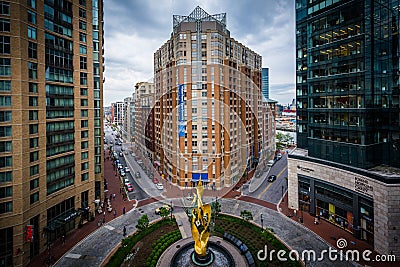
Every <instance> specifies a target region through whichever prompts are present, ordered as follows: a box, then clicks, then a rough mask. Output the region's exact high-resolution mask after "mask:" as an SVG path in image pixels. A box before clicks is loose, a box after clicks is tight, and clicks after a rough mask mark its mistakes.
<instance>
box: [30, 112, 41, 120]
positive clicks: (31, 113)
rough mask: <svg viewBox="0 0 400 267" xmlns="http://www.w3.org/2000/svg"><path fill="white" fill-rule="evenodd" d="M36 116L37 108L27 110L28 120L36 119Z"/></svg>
mask: <svg viewBox="0 0 400 267" xmlns="http://www.w3.org/2000/svg"><path fill="white" fill-rule="evenodd" d="M38 118H39V115H38V111H37V110H29V120H30V121H34V120H38Z"/></svg>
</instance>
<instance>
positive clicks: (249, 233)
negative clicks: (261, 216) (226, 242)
mask: <svg viewBox="0 0 400 267" xmlns="http://www.w3.org/2000/svg"><path fill="white" fill-rule="evenodd" d="M224 233H229V234H231V235H232V236H235V237H236V238H237V239H239V240H240V241H241V242H243V244H245V245H246V246H247V247H248V249H249V251H250V253H251V255H252V256H253V259H254V261H255V266H283V265H284V266H302V265H301V264H300V262H298V261H291V260H290V259H288V260H287V261H285V262H282V261H279V259H278V257H277V253H275V254H272V255H271V259H270V257H268V258H267V259H265V260H260V259H259V258H258V255H259V252H260V251H262V253H261V254H262V256H264V254H265V253H264V250H265V247H266V246H267V248H268V251H272V250H275V252H278V251H285V252H286V253H285V254H286V255H288V254H289V252H290V250H289V249H288V248H287V247H286V246H285V245H284V244H283V243H282V242H280V241H279V240H278V239H277V238H276V237H275V235H274V234H273V232H272V231H271V230H269V229H264V231H263V230H262V229H261V228H260V227H259V226H257V225H256V224H253V223H251V222H250V220H246V219H245V218H239V217H233V216H230V215H227V214H221V213H219V214H218V215H217V218H216V219H215V228H214V235H216V236H219V237H222V238H223V237H224Z"/></svg>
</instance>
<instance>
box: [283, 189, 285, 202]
mask: <svg viewBox="0 0 400 267" xmlns="http://www.w3.org/2000/svg"><path fill="white" fill-rule="evenodd" d="M282 202H285V199H284V198H283V185H282Z"/></svg>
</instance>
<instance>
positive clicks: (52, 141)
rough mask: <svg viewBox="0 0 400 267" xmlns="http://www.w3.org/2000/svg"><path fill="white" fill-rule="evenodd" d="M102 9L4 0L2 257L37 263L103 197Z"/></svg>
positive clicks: (86, 2)
mask: <svg viewBox="0 0 400 267" xmlns="http://www.w3.org/2000/svg"><path fill="white" fill-rule="evenodd" d="M102 9H103V2H102V0H73V1H71V0H57V1H52V0H45V1H38V0H28V1H1V2H0V24H1V27H0V63H1V64H0V65H1V66H0V240H1V241H0V243H1V248H0V266H26V265H28V264H29V262H30V260H31V259H32V258H34V257H35V256H36V255H38V254H39V253H40V252H43V251H45V250H46V249H48V248H50V249H51V246H50V244H51V242H52V241H53V240H55V239H57V238H60V236H62V235H64V234H66V233H68V231H70V230H72V229H74V228H76V227H78V225H82V224H84V223H85V221H87V220H89V219H90V217H91V211H92V210H94V205H95V203H96V202H95V199H99V198H101V195H102V192H103V190H102V188H103V182H102V181H103V179H104V177H103V176H104V174H103V167H104V163H103V162H104V158H103V137H102V136H103V123H102V116H103V110H102V106H103V103H102V98H103V92H102V88H103V85H102V84H103V18H102V16H103V11H102ZM83 227H84V226H83Z"/></svg>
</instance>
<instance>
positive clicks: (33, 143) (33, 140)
mask: <svg viewBox="0 0 400 267" xmlns="http://www.w3.org/2000/svg"><path fill="white" fill-rule="evenodd" d="M37 147H39V138H37V137H34V138H29V148H37Z"/></svg>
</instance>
